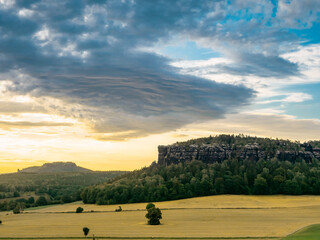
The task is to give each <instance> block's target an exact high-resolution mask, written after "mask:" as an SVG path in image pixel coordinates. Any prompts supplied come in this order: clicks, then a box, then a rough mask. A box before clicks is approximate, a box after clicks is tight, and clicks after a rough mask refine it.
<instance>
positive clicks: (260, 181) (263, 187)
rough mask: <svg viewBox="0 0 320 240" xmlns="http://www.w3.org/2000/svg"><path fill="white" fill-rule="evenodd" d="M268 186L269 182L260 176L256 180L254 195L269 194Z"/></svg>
mask: <svg viewBox="0 0 320 240" xmlns="http://www.w3.org/2000/svg"><path fill="white" fill-rule="evenodd" d="M267 190H268V184H267V180H266V179H264V178H263V177H261V176H258V177H257V178H256V179H255V180H254V193H255V194H267V193H268V192H267Z"/></svg>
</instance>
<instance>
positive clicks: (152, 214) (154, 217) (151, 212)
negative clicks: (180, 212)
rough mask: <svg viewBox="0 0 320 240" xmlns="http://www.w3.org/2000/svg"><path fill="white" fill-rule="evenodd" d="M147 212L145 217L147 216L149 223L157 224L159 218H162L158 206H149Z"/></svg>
mask: <svg viewBox="0 0 320 240" xmlns="http://www.w3.org/2000/svg"><path fill="white" fill-rule="evenodd" d="M147 211H148V213H147V214H146V218H148V219H149V220H148V224H149V225H159V224H160V219H162V213H161V210H160V209H159V208H156V207H151V208H149V209H147Z"/></svg>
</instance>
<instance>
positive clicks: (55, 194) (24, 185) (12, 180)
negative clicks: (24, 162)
mask: <svg viewBox="0 0 320 240" xmlns="http://www.w3.org/2000/svg"><path fill="white" fill-rule="evenodd" d="M124 173H126V172H122V171H110V172H93V171H92V172H77V173H75V172H65V173H22V172H20V173H10V174H0V211H5V210H13V209H15V208H16V206H17V205H19V206H21V208H28V207H35V206H40V205H46V204H57V203H68V202H73V201H78V200H81V199H80V192H81V191H82V190H83V188H84V187H87V186H91V185H95V184H101V183H105V182H108V181H109V180H110V179H112V178H115V177H117V176H119V175H121V174H124Z"/></svg>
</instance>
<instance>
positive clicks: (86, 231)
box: [82, 227, 90, 237]
mask: <svg viewBox="0 0 320 240" xmlns="http://www.w3.org/2000/svg"><path fill="white" fill-rule="evenodd" d="M82 230H83V234H84V236H85V237H86V236H87V235H88V233H89V231H90V229H89V228H87V227H84V228H83V229H82Z"/></svg>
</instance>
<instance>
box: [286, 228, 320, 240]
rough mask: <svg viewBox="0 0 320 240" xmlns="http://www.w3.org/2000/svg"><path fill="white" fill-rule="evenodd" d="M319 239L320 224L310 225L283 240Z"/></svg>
mask: <svg viewBox="0 0 320 240" xmlns="http://www.w3.org/2000/svg"><path fill="white" fill-rule="evenodd" d="M318 239H320V224H316V225H311V226H308V227H305V228H302V229H301V230H299V231H297V232H295V233H293V234H291V235H289V236H288V237H286V238H284V239H283V240H318Z"/></svg>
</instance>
